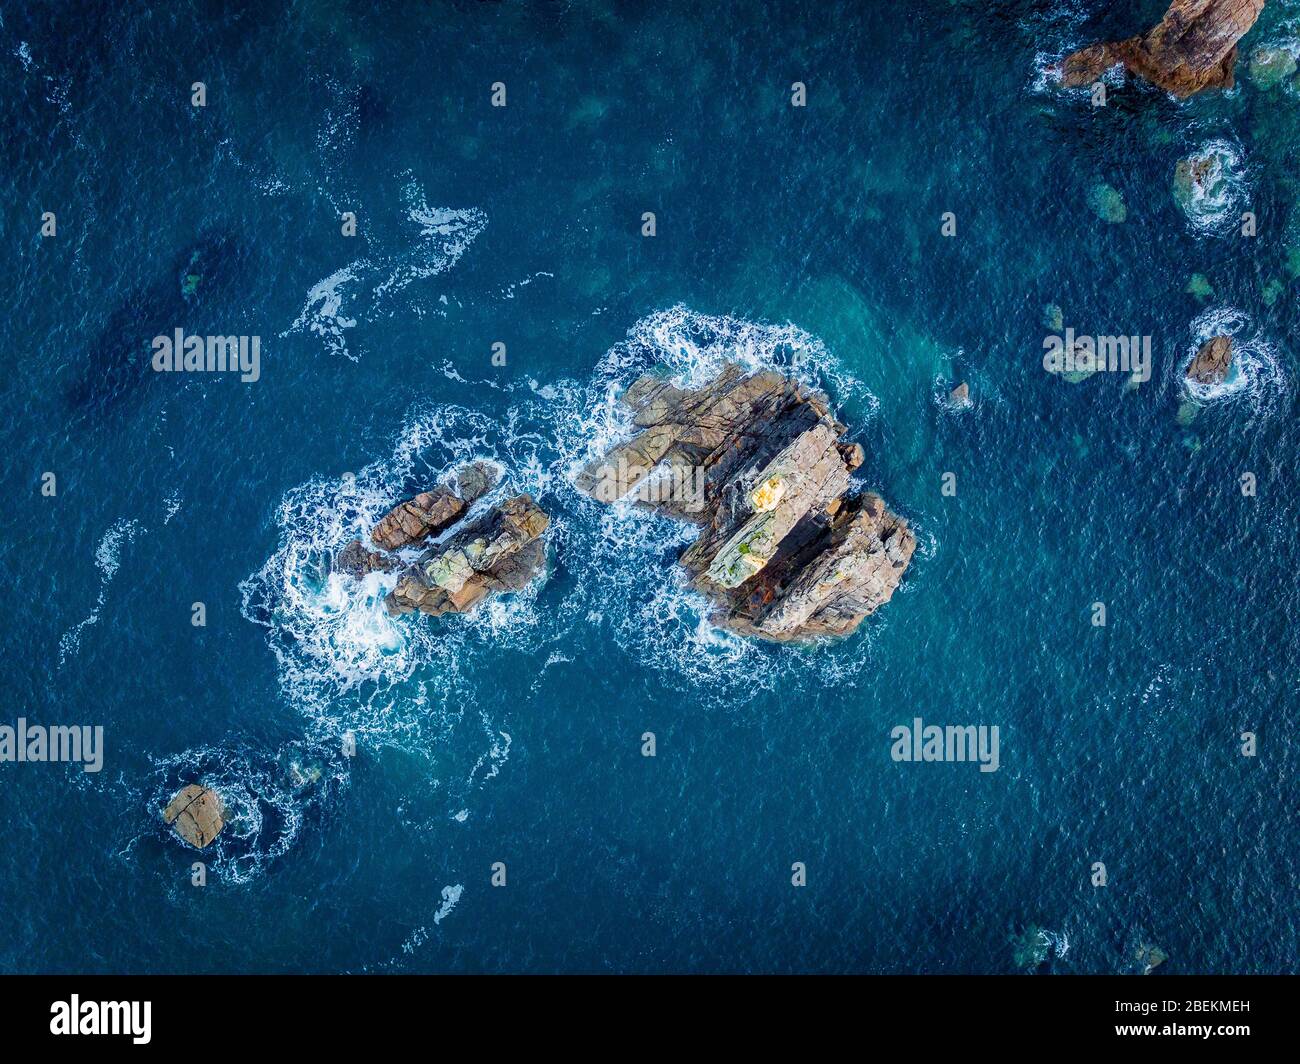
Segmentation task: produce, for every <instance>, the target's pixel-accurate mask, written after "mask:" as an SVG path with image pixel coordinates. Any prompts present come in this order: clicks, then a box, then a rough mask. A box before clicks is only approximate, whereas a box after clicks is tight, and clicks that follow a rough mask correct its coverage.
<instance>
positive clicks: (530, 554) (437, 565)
mask: <svg viewBox="0 0 1300 1064" xmlns="http://www.w3.org/2000/svg"><path fill="white" fill-rule="evenodd" d="M550 523H551V519H550V517H548V516H547V515H546V513H544V512H543V511H542V509H541V508H540V507H538V506H537V504H536V503H534V502H533V500H532V497H531V496H529V495H516V496H515V497H514V498H513V499H507V500H506V501H505V502H503V503H502V504H501V505H500V506H497V507H494V508H493V509H492V510H491V511H490V512H489V513H488V514H487V515H486V516H484V517H483V518H482V519H481V520H478V521H474V522H472V523H470V524H468V525H466V526H465V527H464V528H462V529H459V530H458V531H457V532H456V533H455V534H454V535H452V536H451V537H450V538H448V539H447V540H446V541H445V542H443V543H440V544H439V545H438V546H436V547H433V548H430V549H429V550H428V551H427V552H426V553H425V554H423V555H422V556H421V557H420V559H419V560H418V561H417V562H415V564H414V565H412V566H410V567H409V568H408V569H407V570H406V571H405V572H404V573H402V576H401V579H399V580H398V582H397V587H395V588H394V589H393V590H392V591H390V592H389V594H388V597H387V598H386V599H385V600H384V604H385V606H387V608H388V612H389V613H411V612H412V611H414V610H419V611H420V612H421V613H428V614H431V615H432V616H434V617H437V616H440V615H441V614H444V613H464V612H465V611H466V610H468V609H470V608H471V607H472V606H474V605H476V604H477V603H479V602H480V601H482V600H483V599H485V598H486V597H487V596H488V595H489V594H491V593H492V592H493V591H518V590H520V589H521V588H523V587H526V586H527V585H528V582H529V581H530V580H532V578H533V577H534V576H536V575H537V573H538V572H539V571H540V570H541V568H542V566H543V565H545V563H546V545H545V544H544V543H543V542H542V540H541V538H540V537H541V535H542V533H543V532H545V531H546V528H547V526H548V525H549V524H550Z"/></svg>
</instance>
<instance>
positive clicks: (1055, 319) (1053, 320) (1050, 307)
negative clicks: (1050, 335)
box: [1043, 303, 1065, 333]
mask: <svg viewBox="0 0 1300 1064" xmlns="http://www.w3.org/2000/svg"><path fill="white" fill-rule="evenodd" d="M1043 322H1044V323H1045V324H1046V325H1047V327H1048V328H1049V329H1051V330H1052V332H1058V333H1059V332H1062V331H1063V330H1064V329H1065V312H1064V311H1062V310H1061V308H1060V307H1058V306H1057V305H1056V304H1055V303H1048V304H1047V306H1046V307H1044V308H1043Z"/></svg>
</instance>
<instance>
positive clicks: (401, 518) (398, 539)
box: [370, 486, 465, 550]
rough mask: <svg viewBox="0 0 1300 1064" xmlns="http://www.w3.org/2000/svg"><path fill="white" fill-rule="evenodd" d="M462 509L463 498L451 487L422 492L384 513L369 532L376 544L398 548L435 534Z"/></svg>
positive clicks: (455, 517)
mask: <svg viewBox="0 0 1300 1064" xmlns="http://www.w3.org/2000/svg"><path fill="white" fill-rule="evenodd" d="M464 509H465V500H464V499H462V498H461V497H460V496H459V495H457V494H456V493H455V492H454V491H452V490H451V489H450V488H446V487H441V486H440V487H437V488H435V489H434V490H433V491H425V492H421V493H420V494H419V495H417V496H416V497H415V498H414V499H410V500H408V501H407V502H404V503H400V504H399V505H397V506H395V507H394V508H393V509H392V510H391V511H390V512H389V513H387V514H386V515H385V516H384V517H383V518H382V519H381V520H380V522H379V524H377V525H375V527H374V528H373V529H372V530H371V532H370V539H371V541H372V542H373V543H374V544H375V546H376V547H382V548H383V549H384V550H401V549H402V548H403V547H410V546H414V545H415V544H416V543H419V542H420V541H421V540H424V539H428V537H430V536H436V535H438V534H440V533H441V532H443V531H445V530H446V529H448V528H450V527H451V525H453V524H454V523H455V522H456V520H457V518H459V517H460V515H461V513H462V512H463V511H464Z"/></svg>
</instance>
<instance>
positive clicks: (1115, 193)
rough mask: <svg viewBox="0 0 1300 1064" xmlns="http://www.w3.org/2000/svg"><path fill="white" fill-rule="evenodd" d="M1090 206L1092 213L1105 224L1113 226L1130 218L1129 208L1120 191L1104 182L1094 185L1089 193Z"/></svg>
mask: <svg viewBox="0 0 1300 1064" xmlns="http://www.w3.org/2000/svg"><path fill="white" fill-rule="evenodd" d="M1088 206H1089V207H1091V208H1092V213H1093V214H1095V215H1096V216H1097V217H1098V218H1100V219H1101V220H1102V221H1103V222H1109V223H1111V224H1112V225H1115V224H1117V223H1119V222H1122V221H1124V220H1125V219H1126V218H1127V217H1128V207H1127V206H1125V204H1124V197H1123V196H1122V195H1121V194H1120V191H1119V189H1117V188H1116V187H1115V186H1114V185H1108V184H1106V183H1105V182H1104V181H1103V182H1102V183H1101V184H1099V185H1093V187H1092V189H1091V190H1090V191H1089V192H1088Z"/></svg>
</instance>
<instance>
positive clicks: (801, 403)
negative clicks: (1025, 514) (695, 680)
mask: <svg viewBox="0 0 1300 1064" xmlns="http://www.w3.org/2000/svg"><path fill="white" fill-rule="evenodd" d="M623 402H624V403H625V404H626V405H627V406H629V407H630V408H631V409H632V411H633V412H634V421H635V424H636V425H637V427H638V428H640V429H641V430H642V431H641V432H640V433H639V434H638V435H637V436H635V437H634V438H633V439H631V440H628V441H627V442H625V443H622V444H619V445H618V446H617V447H615V448H614V449H613V450H612V451H610V453H609V454H607V455H606V456H605V457H604V458H601V459H597V460H596V461H594V462H593V463H591V464H590V465H589V466H588V467H587V468H586V469H584V470H583V471H582V473H581V474H580V475H579V477H578V480H577V487H578V489H579V490H580V491H583V492H585V493H586V494H588V495H591V496H592V497H594V498H596V499H599V500H601V501H603V502H615V501H617V500H620V499H623V498H626V497H629V496H631V498H632V499H633V501H635V502H636V503H638V504H640V505H643V506H648V507H651V508H653V509H655V510H657V511H659V512H661V513H665V514H668V515H670V516H673V517H677V518H680V519H683V520H689V521H692V522H694V523H696V524H698V525H699V526H700V534H699V537H698V538H697V539H696V541H695V542H694V543H693V544H692V545H691V546H690V547H689V548H688V549H687V550H686V552H685V553H684V554H683V555H682V556H681V558H680V563H681V565H682V566H683V567H684V568H685V569H686V570H687V572H688V573H689V574H690V575H691V580H692V584H693V586H695V587H696V588H698V589H699V590H700V591H702V592H703V593H704V595H705V596H706V597H707V598H708V599H709V600H710V601H711V602H712V603H713V604H714V607H715V608H714V611H713V614H712V616H711V620H712V621H713V622H714V623H715V624H718V625H720V626H721V627H724V628H727V629H729V630H731V631H734V632H737V633H740V634H742V635H749V636H757V637H760V638H764V639H772V640H778V641H791V640H809V639H814V638H816V637H819V636H842V635H847V634H849V633H851V632H853V631H854V630H855V629H856V628H857V627H858V625H859V624H860V623H861V622H862V620H863V619H864V618H865V617H867V616H868V615H869V614H871V613H873V612H875V610H876V609H878V608H879V607H880V606H882V605H884V603H886V602H888V601H889V599H890V597H891V596H892V595H893V593H894V591H895V589H896V588H897V587H898V584H899V581H900V580H901V579H902V576H903V572H904V570H905V569H906V568H907V565H908V562H909V561H910V560H911V558H912V553H913V551H914V550H915V549H916V537H915V536H914V534H913V533H912V530H911V529H910V528H909V527H908V525H907V522H906V521H904V520H903V519H902V518H900V517H898V516H897V515H895V514H893V513H891V512H890V511H889V509H888V508H887V507H886V506H885V504H884V502H883V500H882V499H881V498H880V496H878V495H873V494H864V495H848V494H846V492H847V490H848V487H849V474H850V473H852V472H853V470H855V469H856V468H857V467H858V466H859V465H861V464H862V460H863V453H862V448H861V447H860V446H859V445H858V444H851V443H846V442H844V441H843V439H842V436H843V435H844V432H845V431H846V430H845V427H844V426H843V425H841V424H840V423H839V422H838V421H836V420H835V419H834V418H833V417H832V416H831V414H830V410H829V407H828V405H827V400H826V399H825V397H823V396H821V395H818V394H816V393H809V392H807V391H805V390H804V389H802V388H801V387H800V386H799V385H798V384H796V383H795V382H793V381H791V380H788V379H787V378H785V377H783V376H782V375H781V374H779V373H776V372H772V371H768V372H763V373H755V374H751V375H746V374H745V373H744V371H743V370H741V369H740V367H738V366H735V365H728V366H726V367H725V368H724V369H723V371H722V373H721V374H720V375H719V376H718V377H717V378H716V379H715V380H714V381H713V382H712V383H711V384H708V385H706V386H705V387H703V388H699V389H691V390H683V389H679V388H676V387H674V386H673V385H672V384H670V383H668V382H667V381H665V380H663V379H661V378H659V377H657V376H654V375H649V376H646V377H642V378H641V379H640V380H638V381H636V382H635V383H634V384H633V385H632V386H631V387H630V388H629V389H628V390H627V392H626V393H625V394H624V396H623Z"/></svg>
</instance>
